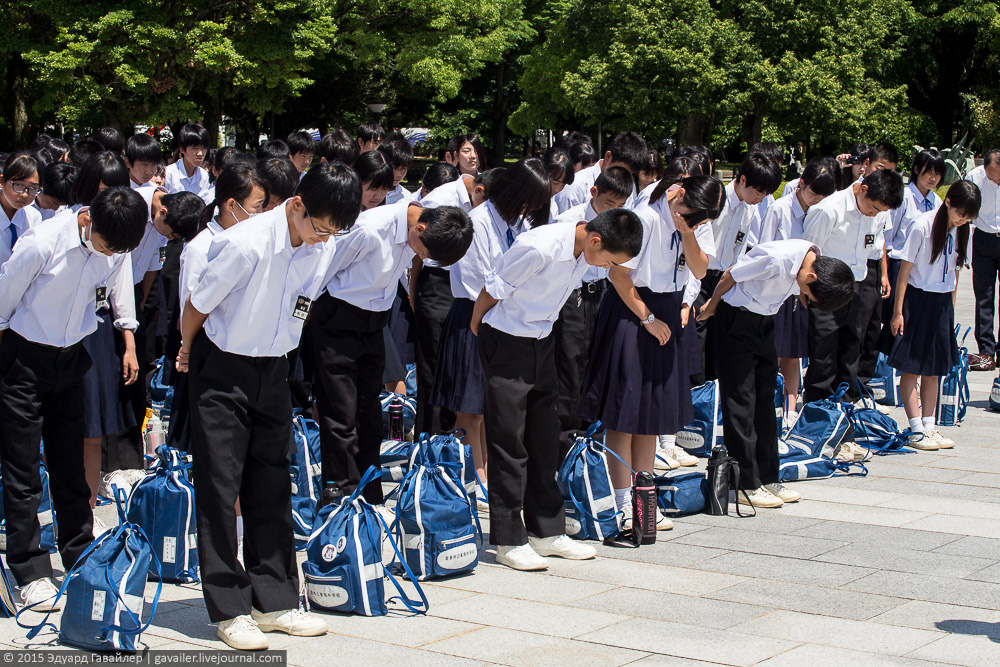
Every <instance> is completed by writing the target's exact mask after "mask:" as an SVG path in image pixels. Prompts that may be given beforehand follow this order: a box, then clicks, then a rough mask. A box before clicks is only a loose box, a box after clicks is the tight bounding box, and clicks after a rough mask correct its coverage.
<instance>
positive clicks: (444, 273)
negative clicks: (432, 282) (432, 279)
mask: <svg viewBox="0 0 1000 667" xmlns="http://www.w3.org/2000/svg"><path fill="white" fill-rule="evenodd" d="M420 271H421V273H424V272H426V273H427V274H428V275H431V276H438V277H440V278H449V277H450V276H451V273H450V272H449V271H448V269H442V268H441V267H440V266H424V267H422V268H421V269H420Z"/></svg>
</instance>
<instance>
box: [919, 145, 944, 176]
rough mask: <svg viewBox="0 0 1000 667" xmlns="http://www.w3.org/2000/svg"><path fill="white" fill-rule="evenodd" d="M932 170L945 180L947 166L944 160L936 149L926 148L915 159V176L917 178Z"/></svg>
mask: <svg viewBox="0 0 1000 667" xmlns="http://www.w3.org/2000/svg"><path fill="white" fill-rule="evenodd" d="M928 169H929V170H931V171H933V172H934V173H936V174H937V175H938V176H940V177H941V178H944V172H945V164H944V158H943V157H942V156H941V153H940V152H938V150H937V149H936V148H925V149H924V150H922V151H920V152H919V153H917V156H916V157H915V158H913V175H914V176H917V175H918V174H922V173H924V172H925V171H927V170H928Z"/></svg>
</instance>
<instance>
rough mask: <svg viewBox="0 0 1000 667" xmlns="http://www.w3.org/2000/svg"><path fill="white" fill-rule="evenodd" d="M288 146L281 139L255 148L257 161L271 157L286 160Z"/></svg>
mask: <svg viewBox="0 0 1000 667" xmlns="http://www.w3.org/2000/svg"><path fill="white" fill-rule="evenodd" d="M288 154H289V153H288V144H286V143H285V142H284V141H282V140H281V139H270V140H268V141H265V142H264V143H262V144H261V145H260V146H258V147H257V159H258V160H266V159H268V158H271V157H281V158H285V159H286V160H287V159H288Z"/></svg>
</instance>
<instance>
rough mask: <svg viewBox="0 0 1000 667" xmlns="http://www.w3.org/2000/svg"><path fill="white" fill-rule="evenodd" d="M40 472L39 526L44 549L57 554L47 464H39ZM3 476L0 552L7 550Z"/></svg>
mask: <svg viewBox="0 0 1000 667" xmlns="http://www.w3.org/2000/svg"><path fill="white" fill-rule="evenodd" d="M38 470H39V473H40V475H41V478H42V499H41V502H39V504H38V525H39V526H40V527H41V542H40V545H39V546H41V548H42V549H45V550H47V551H48V552H49V553H55V552H56V551H57V548H56V513H55V506H54V505H53V504H52V493H51V491H50V490H49V472H48V470H46V469H45V463H44V462H41V461H40V462H39V464H38ZM3 502H4V501H3V476H2V475H0V551H6V550H7V521H6V518H5V517H6V515H5V513H4V507H3Z"/></svg>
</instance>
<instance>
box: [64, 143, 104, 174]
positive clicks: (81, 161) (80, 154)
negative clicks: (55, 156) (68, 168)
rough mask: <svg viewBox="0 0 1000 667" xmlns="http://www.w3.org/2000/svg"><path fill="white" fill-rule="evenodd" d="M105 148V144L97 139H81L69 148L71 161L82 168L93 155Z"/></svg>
mask: <svg viewBox="0 0 1000 667" xmlns="http://www.w3.org/2000/svg"><path fill="white" fill-rule="evenodd" d="M103 150H104V146H103V145H102V144H101V142H99V141H97V140H95V139H80V140H79V141H77V142H76V143H75V144H73V148H71V149H69V161H70V162H72V163H73V164H75V165H76V166H78V167H80V168H81V169H82V168H83V165H85V164H86V163H87V159H88V158H89V157H90V156H91V155H96V154H97V153H100V152H101V151H103Z"/></svg>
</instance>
